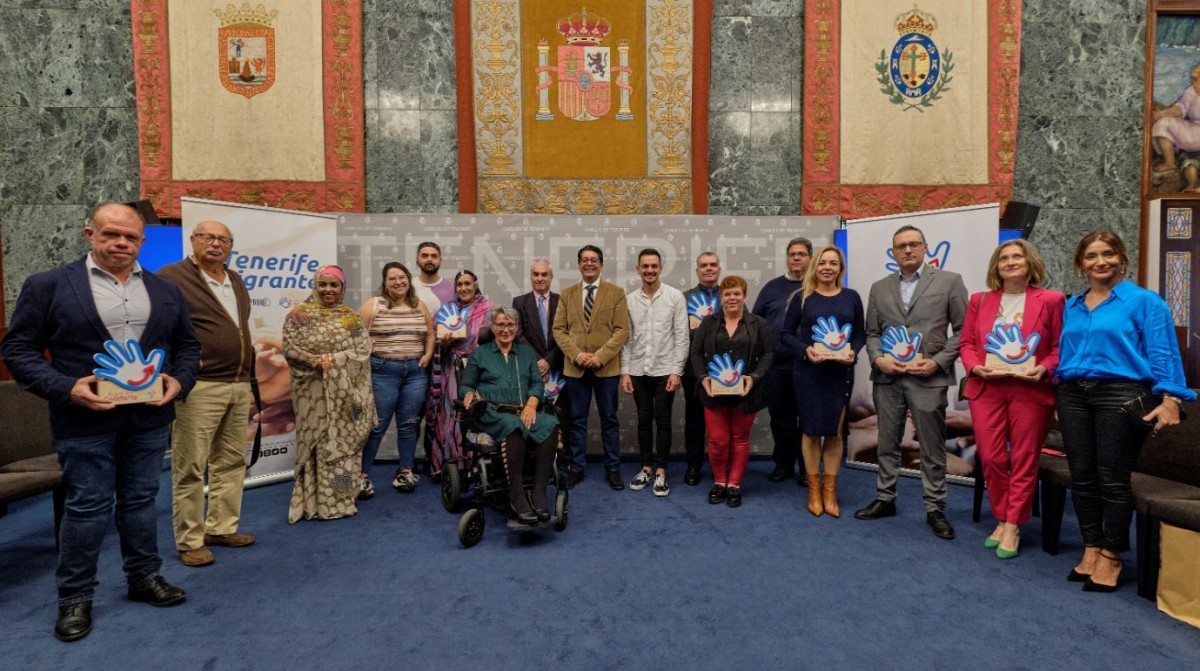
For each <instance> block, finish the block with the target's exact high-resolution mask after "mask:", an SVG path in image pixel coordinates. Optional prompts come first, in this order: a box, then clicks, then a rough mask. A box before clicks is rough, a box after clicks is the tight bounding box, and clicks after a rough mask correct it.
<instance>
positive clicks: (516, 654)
mask: <svg viewBox="0 0 1200 671" xmlns="http://www.w3.org/2000/svg"><path fill="white" fill-rule="evenodd" d="M769 468H770V464H769V462H752V463H751V465H750V472H749V473H748V474H747V480H746V481H747V483H748V484H747V486H746V487H745V488H744V492H745V503H744V505H743V507H742V508H740V509H730V508H727V507H725V506H724V505H721V506H710V505H708V503H707V501H706V499H705V497H706V494H707V491H708V485H707V484H704V485H701V486H700V487H687V486H685V485H683V484H682V480H681V477H680V476H681V471H682V468H681V467H680V466H673V467H672V471H673V472H672V475H673V476H674V478H675V481H674V482H673V483H672V490H671V495H670V496H669V497H667V498H665V499H656V498H655V497H654V496H653V495H652V494H651V492H650V490H649V489H646V490H643V491H641V492H631V491H628V490H626V491H624V492H619V493H618V492H612V491H610V490H609V489H608V487H607V485H606V484H605V483H604V482H603V481H602V480H603V478H602V475H603V473H602V471H601V469H600V468H599V467H598V466H592V467H591V469H590V477H589V478H588V479H587V480H585V481H584V482H583V483H582V484H581V485H580V487H579V488H578V489H576V490H575V491H574V492H573V496H572V499H571V506H572V510H571V518H570V525H569V528H568V529H567V530H566V531H565V532H563V533H555V532H554V531H552V530H551V531H547V532H546V533H545V534H544V535H543V536H540V537H533V538H522V537H521V536H520V535H516V534H511V533H508V532H507V531H506V530H505V529H504V525H503V521H502V519H501V518H500V517H499V515H498V514H495V513H491V512H489V517H488V528H487V531H486V532H485V534H484V538H483V541H482V542H481V543H480V544H479V545H478V546H476V547H474V548H471V549H464V548H462V547H461V546H460V545H459V543H458V539H457V536H456V531H455V529H456V525H457V522H458V516H456V515H451V514H449V513H446V512H445V511H443V510H442V508H441V505H440V501H439V499H438V496H437V488H436V487H435V486H432V485H430V484H429V483H428V481H427V480H422V481H421V483H420V486H419V488H418V490H417V492H416V493H414V494H410V495H401V494H397V493H396V492H395V491H393V490H391V488H390V487H388V486H387V484H388V483H389V482H390V479H391V472H392V469H393V466H391V465H388V464H382V465H380V466H378V467H377V468H376V469H375V471H374V472H373V474H372V475H373V479H374V480H375V482H376V484H377V485H380V486H379V494H378V495H377V496H376V497H375V498H374V499H373V500H371V501H367V502H365V503H363V504H362V505H361V506H360V512H359V514H358V515H357V516H356V517H354V518H350V519H345V520H338V521H333V522H302V523H299V524H296V525H294V526H288V525H287V524H286V522H285V516H286V510H287V501H288V497H289V495H290V492H291V485H290V483H289V484H279V485H274V486H269V487H264V488H260V489H254V490H250V491H248V492H246V500H245V510H244V520H243V530H244V531H247V532H250V533H254V534H257V535H258V538H259V543H258V545H255V546H253V547H249V548H239V549H232V548H214V549H213V551H214V553H215V554H216V557H217V562H216V564H214V565H212V566H209V567H205V568H200V569H189V568H186V567H184V566H182V565H181V564H179V562H178V561H177V560H176V559H175V558H174V554H173V552H172V550H173V547H174V545H173V542H172V541H171V538H170V535H171V534H170V494H169V491H168V487H169V478H168V476H167V474H164V476H163V479H164V482H163V488H162V490H161V492H160V494H159V509H160V511H161V517H160V520H159V535H160V541H159V542H160V548H162V549H163V551H164V560H165V564H164V574H165V575H166V576H167V578H168V579H169V580H170V581H171V582H173V583H175V584H178V585H180V586H182V587H184V588H186V589H187V590H188V601H187V603H186V604H184V605H182V606H179V607H177V608H168V609H155V608H152V607H149V606H146V605H143V604H133V603H130V602H128V601H126V599H125V585H124V580H123V576H122V574H121V570H120V559H119V549H118V543H117V538H116V533H115V530H114V531H112V532H111V533H110V535H109V537H108V539H107V541H106V545H105V547H104V551H103V553H102V554H101V558H100V580H101V585H100V587H99V588H98V591H97V593H96V601H95V617H96V622H95V629H94V631H93V632H92V634H91V636H89V637H88V638H86V639H84V640H83V641H80V642H77V643H72V644H63V643H59V642H58V641H56V640H55V639H54V638H53V637H52V635H51V628H52V627H53V622H54V617H55V612H56V611H55V606H54V568H55V564H56V554H55V551H54V547H53V541H52V538H51V524H52V522H51V518H52V514H51V504H50V500H49V497H44V498H42V499H35V500H34V501H33V502H32V503H29V504H25V505H21V506H14V508H13V510H12V512H11V513H10V514H9V516H8V517H6V518H4V519H0V539H2V540H0V576H2V578H0V660H3V661H2V662H0V664H2V666H3V668H4V669H51V668H62V669H84V668H87V669H92V668H114V669H115V668H119V669H151V668H170V669H243V668H251V667H253V668H256V669H369V668H385V667H386V668H397V667H398V668H417V669H446V668H453V667H459V668H467V667H468V666H470V667H480V666H483V667H486V668H496V669H528V668H534V669H539V668H550V667H559V668H568V669H610V668H630V669H641V668H648V669H682V668H688V669H753V668H770V669H785V668H786V669H792V668H818V669H825V668H829V669H860V668H912V669H964V668H1004V667H1008V668H1013V669H1028V668H1055V669H1068V668H1070V669H1076V668H1078V669H1092V670H1097V669H1123V670H1125V669H1129V668H1131V667H1134V666H1136V668H1137V669H1138V671H1147V670H1149V669H1183V668H1197V667H1200V631H1198V630H1196V629H1193V628H1191V627H1189V626H1187V625H1185V624H1182V623H1180V622H1177V621H1175V620H1173V619H1171V618H1169V617H1167V616H1166V615H1164V614H1162V613H1159V612H1158V611H1157V610H1156V609H1155V607H1154V604H1153V603H1151V602H1149V601H1145V600H1142V599H1140V598H1138V597H1137V594H1136V586H1135V585H1134V582H1133V576H1134V566H1133V562H1132V553H1130V555H1129V557H1128V558H1129V563H1128V564H1127V566H1126V570H1125V578H1124V584H1123V586H1122V588H1121V590H1120V591H1119V592H1117V593H1115V594H1089V593H1084V592H1081V591H1080V589H1079V585H1078V584H1073V583H1068V582H1067V581H1066V580H1065V576H1066V574H1067V572H1068V571H1069V570H1070V568H1071V567H1072V566H1073V564H1074V562H1075V560H1076V557H1077V555H1078V553H1079V551H1080V542H1079V537H1078V531H1077V528H1076V526H1075V522H1074V518H1073V517H1071V515H1070V511H1068V519H1067V520H1065V522H1064V533H1063V548H1062V554H1060V555H1059V556H1057V557H1051V556H1049V555H1046V554H1044V553H1043V552H1042V551H1041V549H1040V538H1039V529H1040V522H1039V521H1038V520H1037V519H1036V518H1035V519H1034V521H1033V522H1032V523H1031V524H1030V525H1029V526H1028V527H1027V529H1026V532H1025V535H1024V538H1023V543H1024V545H1023V548H1022V552H1021V556H1020V557H1018V558H1017V559H1015V560H1011V561H1007V562H1002V561H1000V560H997V559H996V558H995V557H994V555H993V554H992V553H991V552H990V551H988V550H985V549H984V548H983V547H982V544H983V539H984V538H985V537H986V536H987V534H988V533H990V532H991V529H992V527H993V524H994V523H993V522H991V521H989V520H985V521H984V522H981V523H980V524H978V525H975V524H972V523H971V522H970V498H971V497H970V490H969V489H966V488H963V487H952V488H951V492H950V509H949V511H948V512H949V516H950V519H951V520H952V521H953V522H954V524H955V526H956V528H957V530H958V539H957V540H955V541H951V542H947V541H942V540H939V539H937V538H935V537H934V536H933V534H932V533H931V532H930V531H929V529H928V527H926V525H925V521H924V513H923V512H922V508H921V501H920V483H919V482H918V481H916V480H914V479H909V478H902V479H901V482H900V498H899V504H900V515H899V516H898V517H895V518H891V519H887V520H880V521H873V522H863V521H858V520H855V519H853V518H852V517H851V514H852V513H853V510H854V509H855V508H857V507H859V506H861V505H864V504H866V503H867V502H868V501H869V500H870V499H871V498H872V497H873V494H874V477H875V476H874V473H871V472H865V471H854V470H844V471H843V478H842V483H841V487H840V490H841V501H842V506H843V510H844V511H845V512H844V516H843V518H842V519H840V520H834V519H831V518H829V517H822V518H820V519H816V518H813V517H812V516H810V515H809V514H808V512H807V511H806V510H805V508H804V502H805V499H804V497H805V491H806V490H804V489H801V488H799V487H797V486H796V485H795V484H791V483H783V484H778V485H771V484H768V483H767V482H766V477H765V476H766V473H767V471H768V470H769ZM633 469H634V467H633V466H632V465H629V464H626V465H625V475H626V477H627V478H628V477H630V476H632V475H633V473H634V470H633ZM1068 508H1069V506H1068Z"/></svg>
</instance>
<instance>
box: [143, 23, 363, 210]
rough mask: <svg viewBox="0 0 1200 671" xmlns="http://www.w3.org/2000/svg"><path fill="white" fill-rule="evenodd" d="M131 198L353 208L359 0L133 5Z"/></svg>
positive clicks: (357, 193) (357, 182)
mask: <svg viewBox="0 0 1200 671" xmlns="http://www.w3.org/2000/svg"><path fill="white" fill-rule="evenodd" d="M131 6H132V10H133V16H134V21H133V46H134V74H135V76H136V77H137V108H138V147H139V150H140V175H141V193H142V197H143V198H145V199H148V200H150V202H152V203H153V204H154V208H155V210H157V211H158V213H159V214H160V215H163V216H179V199H180V198H181V197H183V196H191V197H194V198H204V199H216V200H226V201H230V202H237V203H246V204H249V205H264V206H266V205H269V206H272V207H280V208H286V209H293V210H305V211H317V212H325V211H362V210H363V209H364V208H365V204H366V196H365V186H364V177H363V161H364V152H363V79H362V8H361V0H323V2H282V1H281V0H268V1H267V2H256V3H255V4H254V5H253V6H252V5H251V3H249V2H241V3H236V2H230V1H229V0H132V4H131Z"/></svg>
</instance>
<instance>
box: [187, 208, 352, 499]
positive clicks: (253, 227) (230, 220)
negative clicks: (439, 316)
mask: <svg viewBox="0 0 1200 671" xmlns="http://www.w3.org/2000/svg"><path fill="white" fill-rule="evenodd" d="M182 210H183V248H184V249H183V253H184V255H185V256H186V255H188V254H191V252H192V248H191V243H190V242H189V241H188V238H189V236H190V235H191V232H192V229H193V228H195V227H196V224H199V223H200V222H202V221H219V222H221V223H222V224H225V225H226V226H228V227H229V232H230V233H232V234H233V252H232V253H231V254H230V256H229V262H228V265H229V267H230V268H232V269H233V270H236V271H237V272H238V274H239V275H241V276H242V280H244V281H245V283H246V289H247V290H248V291H249V292H250V337H251V339H252V340H253V343H254V352H255V361H254V367H255V377H256V378H257V379H258V390H259V397H260V399H261V407H260V408H254V407H251V409H250V414H251V417H250V428H249V434H248V435H247V437H246V440H247V444H246V463H247V464H250V469H249V470H248V471H247V472H246V486H247V487H252V486H257V485H263V484H270V483H272V482H278V481H279V480H283V479H288V478H290V477H291V476H292V469H293V467H294V466H295V464H296V416H295V413H294V412H293V410H292V395H291V390H290V387H289V381H290V377H289V374H288V365H287V361H285V360H284V358H283V320H284V318H285V317H287V314H288V312H289V311H291V309H292V307H293V306H295V305H296V304H298V303H300V302H302V301H304V300H306V299H307V298H308V296H309V294H310V293H312V289H313V274H314V273H315V272H316V271H317V268H319V267H320V266H322V265H324V264H327V263H337V219H336V217H334V216H333V215H327V214H314V213H311V212H296V211H289V210H279V209H273V208H267V207H256V206H250V205H237V204H234V203H222V202H216V201H207V200H196V199H192V198H183V199H182ZM354 307H357V306H356V305H355V306H354ZM259 424H261V425H262V446H261V448H260V450H259V453H258V455H254V454H253V452H252V449H251V448H252V446H253V442H254V434H255V430H256V429H257V428H258V425H259Z"/></svg>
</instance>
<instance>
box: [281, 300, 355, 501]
mask: <svg viewBox="0 0 1200 671" xmlns="http://www.w3.org/2000/svg"><path fill="white" fill-rule="evenodd" d="M283 350H284V356H285V357H286V358H287V361H288V364H289V365H290V366H291V387H292V403H293V404H294V405H295V410H296V486H295V489H293V490H292V500H291V504H290V506H289V507H288V523H289V524H294V523H295V522H297V521H299V520H301V519H306V520H307V519H312V518H314V517H315V518H317V519H322V520H332V519H337V518H339V517H347V516H350V515H353V514H355V513H356V512H358V508H357V507H356V506H355V500H356V499H357V496H358V493H359V490H360V479H359V478H360V476H359V474H360V471H361V466H362V463H361V462H362V448H363V444H364V443H365V442H366V439H367V434H369V433H370V431H371V429H372V428H374V426H375V424H376V422H377V421H378V418H377V416H376V414H375V401H374V398H373V396H372V393H371V364H370V357H371V340H370V338H369V337H368V335H367V330H366V328H364V326H363V323H362V319H361V318H360V317H359V316H358V314H357V313H355V312H354V310H351V309H350V308H348V307H346V306H345V305H339V306H337V307H333V308H327V307H323V306H322V305H321V304H320V303H319V302H317V301H316V300H313V299H310V300H309V301H308V302H305V303H301V304H300V305H299V306H297V307H296V308H295V309H294V310H292V311H291V312H290V313H289V314H288V316H287V320H286V321H285V322H284V324H283ZM324 354H329V355H330V356H331V357H332V358H333V367H332V368H331V369H329V370H328V371H325V372H322V371H321V368H320V361H321V356H322V355H324Z"/></svg>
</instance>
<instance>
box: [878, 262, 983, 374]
mask: <svg viewBox="0 0 1200 671" xmlns="http://www.w3.org/2000/svg"><path fill="white" fill-rule="evenodd" d="M966 314H967V287H966V285H964V284H963V281H962V276H961V275H959V274H958V273H952V272H950V271H948V270H938V269H937V268H934V267H933V266H925V267H924V268H922V269H921V279H920V280H917V287H916V289H915V290H914V291H913V296H912V301H911V303H910V304H909V308H908V312H907V313H905V311H904V301H902V300H901V299H900V275H899V273H892V274H891V275H888V276H887V277H885V278H883V279H881V280H879V281H877V282H875V283H874V284H872V285H871V294H870V298H869V299H868V301H867V316H866V330H867V355H868V356H870V358H871V381H872V382H874V383H875V384H891V383H892V381H893V380H894V379H895V378H894V377H893V376H891V375H886V374H884V373H882V372H881V371H880V370H879V369H878V368H876V367H875V359H877V358H879V357H880V356H881V355H882V354H883V345H882V343H881V342H880V341H881V339H882V337H883V332H884V330H886V329H887V327H889V326H906V327H908V331H909V333H913V332H914V331H915V332H918V333H920V334H921V337H922V339H921V354H923V355H925V358H927V359H933V360H934V361H936V362H937V364H938V367H939V368H940V369H941V370H939V371H938V372H936V373H934V374H933V375H930V376H929V377H918V376H915V375H914V376H911V377H912V378H913V380H915V381H916V382H917V383H918V384H920V385H922V386H926V387H949V386H950V385H952V384H954V361H955V359H957V358H958V339H959V336H960V335H962V329H963V319H964V318H965V317H966ZM951 329H952V330H953V334H952V335H948V332H949V330H951Z"/></svg>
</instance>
